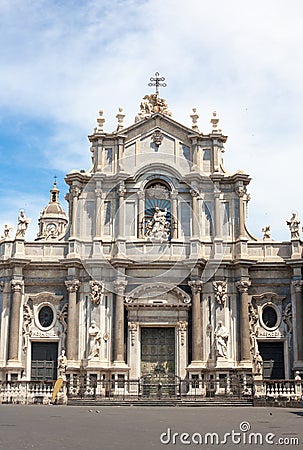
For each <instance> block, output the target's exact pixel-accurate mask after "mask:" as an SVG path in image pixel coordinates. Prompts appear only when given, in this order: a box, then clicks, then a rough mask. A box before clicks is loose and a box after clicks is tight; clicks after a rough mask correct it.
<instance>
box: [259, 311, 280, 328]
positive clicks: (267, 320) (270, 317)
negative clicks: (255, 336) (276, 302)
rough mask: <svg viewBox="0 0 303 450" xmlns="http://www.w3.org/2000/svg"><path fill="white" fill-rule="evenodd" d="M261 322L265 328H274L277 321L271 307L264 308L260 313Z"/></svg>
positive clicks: (275, 313)
mask: <svg viewBox="0 0 303 450" xmlns="http://www.w3.org/2000/svg"><path fill="white" fill-rule="evenodd" d="M262 321H263V323H264V325H265V326H266V327H268V328H274V327H275V326H276V325H277V321H278V316H277V312H276V310H275V309H274V308H272V307H271V306H265V308H264V309H263V311H262Z"/></svg>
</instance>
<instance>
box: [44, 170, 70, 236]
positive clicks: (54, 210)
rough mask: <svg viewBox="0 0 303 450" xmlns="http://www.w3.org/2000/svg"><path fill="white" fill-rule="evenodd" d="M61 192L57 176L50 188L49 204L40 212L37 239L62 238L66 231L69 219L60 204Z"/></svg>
mask: <svg viewBox="0 0 303 450" xmlns="http://www.w3.org/2000/svg"><path fill="white" fill-rule="evenodd" d="M59 193H60V191H59V189H58V188H57V181H56V177H55V181H54V185H53V187H52V189H51V190H50V199H49V204H48V205H47V206H46V207H45V208H44V209H43V210H42V211H41V213H40V219H39V222H38V223H39V232H38V235H37V238H36V241H37V240H60V239H62V238H63V236H64V235H65V233H66V229H67V223H68V220H67V217H66V213H65V211H64V209H63V208H62V206H61V205H60V202H59Z"/></svg>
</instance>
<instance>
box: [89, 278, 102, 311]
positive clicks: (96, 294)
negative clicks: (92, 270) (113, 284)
mask: <svg viewBox="0 0 303 450" xmlns="http://www.w3.org/2000/svg"><path fill="white" fill-rule="evenodd" d="M89 286H90V293H89V295H90V301H91V302H92V303H93V304H94V305H100V302H101V299H102V292H103V288H104V284H103V283H102V281H95V280H91V281H90V282H89Z"/></svg>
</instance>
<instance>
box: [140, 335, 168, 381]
mask: <svg viewBox="0 0 303 450" xmlns="http://www.w3.org/2000/svg"><path fill="white" fill-rule="evenodd" d="M155 371H156V373H157V372H158V373H162V374H163V375H164V374H166V375H167V374H175V329H174V328H172V327H161V328H160V327H150V328H149V327H144V328H141V375H147V374H148V373H155Z"/></svg>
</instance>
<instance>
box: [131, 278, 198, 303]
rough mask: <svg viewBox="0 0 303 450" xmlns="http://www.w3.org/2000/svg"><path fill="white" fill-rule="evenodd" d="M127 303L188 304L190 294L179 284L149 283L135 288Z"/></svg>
mask: <svg viewBox="0 0 303 450" xmlns="http://www.w3.org/2000/svg"><path fill="white" fill-rule="evenodd" d="M125 301H126V303H127V304H132V305H138V306H139V305H141V306H182V305H183V306H188V305H189V304H190V302H191V298H190V296H189V295H188V294H187V293H186V292H184V291H183V290H182V289H181V288H179V287H178V286H174V285H173V284H170V283H156V284H153V283H149V284H143V285H141V286H138V287H136V288H135V289H133V290H132V291H131V292H130V293H129V295H128V296H127V297H126V300H125Z"/></svg>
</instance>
